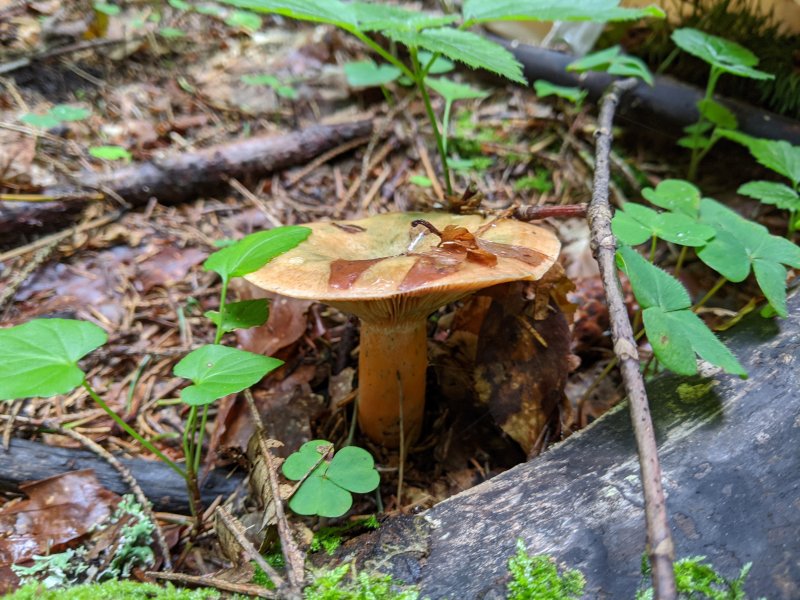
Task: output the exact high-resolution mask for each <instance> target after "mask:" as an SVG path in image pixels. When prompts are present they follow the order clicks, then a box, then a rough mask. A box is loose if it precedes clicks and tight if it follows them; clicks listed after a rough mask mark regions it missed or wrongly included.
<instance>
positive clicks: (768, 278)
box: [753, 259, 789, 318]
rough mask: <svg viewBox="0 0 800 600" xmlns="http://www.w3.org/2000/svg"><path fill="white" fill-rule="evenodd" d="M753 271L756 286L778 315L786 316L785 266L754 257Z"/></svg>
mask: <svg viewBox="0 0 800 600" xmlns="http://www.w3.org/2000/svg"><path fill="white" fill-rule="evenodd" d="M753 272H754V273H755V275H756V281H757V282H758V287H760V288H761V291H762V292H764V296H765V297H766V298H767V301H768V302H769V303H770V305H771V306H772V308H774V309H775V312H776V313H777V314H778V316H779V317H784V318H785V317H786V316H787V315H788V314H789V313H788V309H787V307H786V268H785V267H784V266H783V265H781V264H779V263H777V262H773V261H771V260H763V259H756V260H754V261H753Z"/></svg>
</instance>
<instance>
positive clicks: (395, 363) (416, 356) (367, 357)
mask: <svg viewBox="0 0 800 600" xmlns="http://www.w3.org/2000/svg"><path fill="white" fill-rule="evenodd" d="M425 323H426V319H425V318H424V317H422V318H414V319H410V320H406V321H402V322H399V323H386V322H372V321H364V320H362V321H361V343H360V350H359V358H358V382H359V383H358V424H359V426H360V428H361V431H363V432H364V433H366V434H367V436H368V437H369V438H370V439H371V440H372V441H374V442H376V443H378V444H381V445H383V446H385V447H388V448H397V447H398V446H399V445H400V423H401V420H402V423H403V432H404V438H405V442H406V444H407V443H409V441H413V440H414V439H415V438H416V437H417V436H418V435H419V433H420V430H421V429H422V416H423V413H424V410H425V371H426V369H427V366H428V352H427V342H426V337H427V336H426V327H425ZM401 389H402V393H400V390H401ZM401 402H402V411H401V406H400V403H401Z"/></svg>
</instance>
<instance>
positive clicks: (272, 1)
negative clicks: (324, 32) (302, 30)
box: [221, 0, 358, 29]
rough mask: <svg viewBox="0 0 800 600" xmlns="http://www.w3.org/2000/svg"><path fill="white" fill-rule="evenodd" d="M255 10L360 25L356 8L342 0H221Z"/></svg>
mask: <svg viewBox="0 0 800 600" xmlns="http://www.w3.org/2000/svg"><path fill="white" fill-rule="evenodd" d="M221 2H223V3H224V4H229V5H231V6H236V7H238V8H244V9H247V10H252V11H255V12H263V13H269V14H277V15H283V16H284V17H290V18H292V19H298V20H301V21H312V22H315V23H328V24H330V25H336V26H337V27H342V28H343V29H352V28H354V27H356V26H357V25H358V22H357V20H356V14H355V10H354V9H353V7H352V6H350V5H349V4H347V3H345V2H341V1H340V0H221Z"/></svg>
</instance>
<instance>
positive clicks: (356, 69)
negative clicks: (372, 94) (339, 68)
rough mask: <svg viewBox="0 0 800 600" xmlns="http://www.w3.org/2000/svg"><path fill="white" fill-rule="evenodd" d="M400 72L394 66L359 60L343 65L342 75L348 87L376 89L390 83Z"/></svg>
mask: <svg viewBox="0 0 800 600" xmlns="http://www.w3.org/2000/svg"><path fill="white" fill-rule="evenodd" d="M401 73H402V71H400V69H398V68H397V67H395V66H394V65H376V64H375V63H374V62H372V61H371V60H359V61H353V62H349V63H345V65H344V74H345V77H346V78H347V83H348V85H350V87H355V88H360V87H377V86H380V85H386V84H387V83H391V82H392V81H394V80H395V79H397V78H398V77H400V74H401Z"/></svg>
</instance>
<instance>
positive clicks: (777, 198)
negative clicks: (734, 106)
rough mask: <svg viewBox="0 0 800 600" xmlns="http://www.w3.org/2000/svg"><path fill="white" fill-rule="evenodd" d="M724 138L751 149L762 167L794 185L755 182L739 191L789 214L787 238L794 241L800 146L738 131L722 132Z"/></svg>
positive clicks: (799, 211) (798, 221) (799, 213)
mask: <svg viewBox="0 0 800 600" xmlns="http://www.w3.org/2000/svg"><path fill="white" fill-rule="evenodd" d="M720 135H723V136H725V137H726V138H728V139H730V140H733V141H734V142H738V143H740V144H742V145H744V146H746V147H747V149H748V150H750V154H752V155H753V158H755V159H756V160H757V161H758V162H759V163H760V164H762V165H763V166H765V167H767V168H768V169H771V170H772V171H774V172H775V173H777V174H778V175H782V176H783V177H786V179H788V180H789V183H790V185H784V184H782V183H777V182H774V181H751V182H749V183H745V184H744V185H743V186H741V187H740V188H739V193H740V194H744V195H745V196H750V197H751V198H755V199H756V200H760V201H761V202H763V203H764V204H772V205H774V206H777V207H778V208H780V209H783V210H788V211H789V225H788V231H787V234H786V237H787V238H789V239H790V240H791V239H794V234H795V231H797V229H798V227H800V146H793V145H792V144H790V143H789V142H787V141H785V140H765V139H762V138H754V137H751V136H749V135H745V134H743V133H740V132H738V131H721V132H720Z"/></svg>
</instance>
